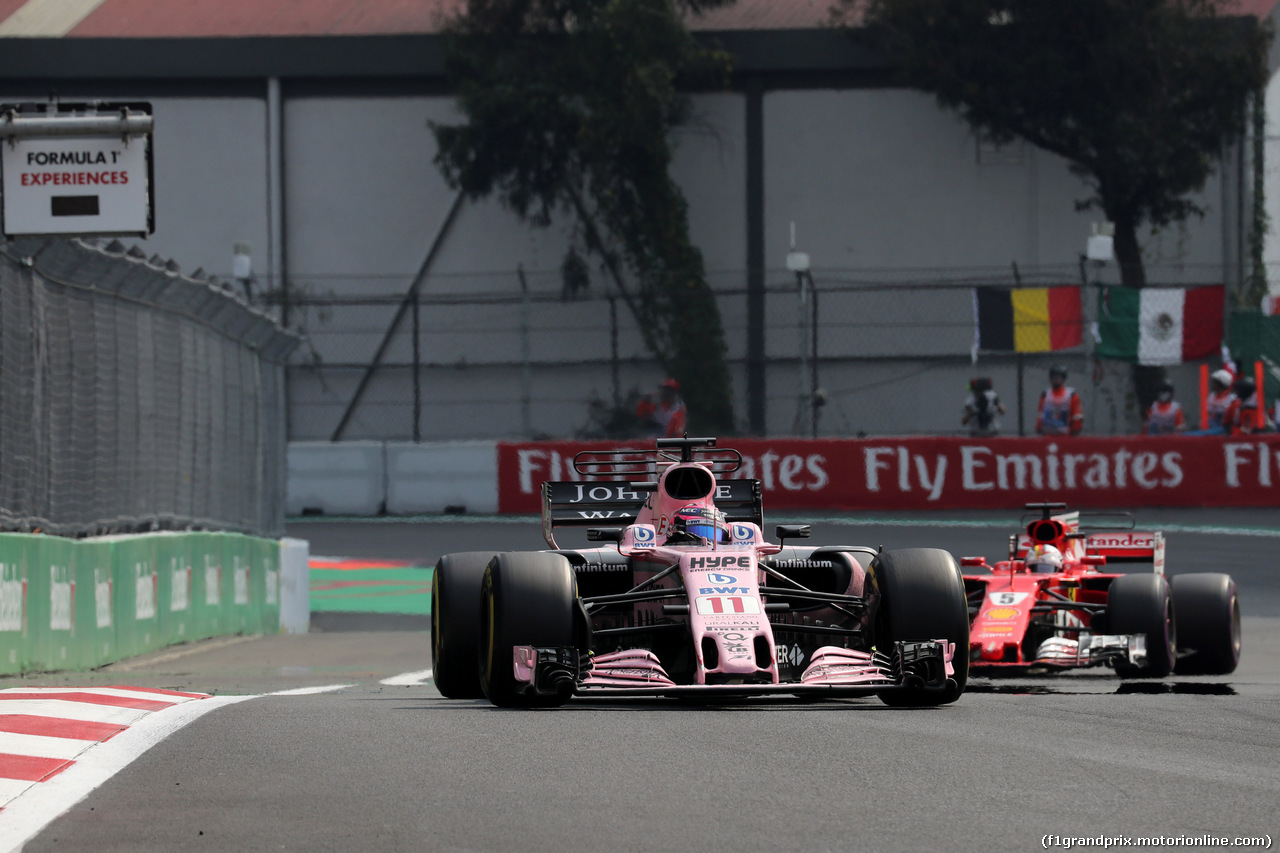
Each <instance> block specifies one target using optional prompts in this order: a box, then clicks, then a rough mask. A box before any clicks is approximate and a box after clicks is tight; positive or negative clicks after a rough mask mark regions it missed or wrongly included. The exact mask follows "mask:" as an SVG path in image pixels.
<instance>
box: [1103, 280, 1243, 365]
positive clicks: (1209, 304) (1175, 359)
mask: <svg viewBox="0 0 1280 853" xmlns="http://www.w3.org/2000/svg"><path fill="white" fill-rule="evenodd" d="M1224 298H1225V295H1224V291H1223V287H1222V285H1220V284H1218V285H1213V286H1211V287H1190V288H1183V287H1141V288H1138V287H1119V286H1109V287H1104V288H1102V291H1101V293H1100V294H1099V296H1098V332H1097V336H1098V349H1097V351H1096V354H1097V356H1098V357H1099V358H1115V359H1120V360H1121V361H1136V362H1137V363H1139V364H1152V365H1158V364H1180V363H1182V362H1184V361H1194V360H1195V359H1199V358H1206V357H1208V356H1211V355H1214V354H1215V353H1217V352H1218V348H1219V347H1220V346H1221V345H1222V303H1223V299H1224Z"/></svg>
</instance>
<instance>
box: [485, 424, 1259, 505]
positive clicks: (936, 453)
mask: <svg viewBox="0 0 1280 853" xmlns="http://www.w3.org/2000/svg"><path fill="white" fill-rule="evenodd" d="M621 444H623V445H624V446H631V447H636V448H641V447H643V446H644V445H643V444H641V443H634V442H631V443H628V442H622V443H621ZM720 444H721V445H722V446H724V447H731V448H734V449H736V450H738V451H740V452H741V453H742V456H743V459H742V466H741V468H740V469H739V470H738V471H736V472H734V473H732V474H725V475H722V476H726V477H750V478H755V479H758V480H760V481H761V486H762V487H763V491H764V506H765V512H766V513H768V512H769V511H770V510H782V509H808V510H813V509H846V510H847V509H1008V508H1010V507H1019V506H1022V505H1023V504H1024V503H1028V502H1032V501H1043V500H1054V501H1065V502H1067V503H1068V504H1069V505H1070V506H1072V507H1073V508H1079V509H1090V508H1094V509H1113V508H1118V507H1130V506H1277V505H1280V436H1277V435H1274V434H1273V435H1259V436H1240V437H1237V438H1233V437H1224V436H1152V437H1147V436H1117V437H1113V438H1087V437H1078V438H1062V439H1048V438H993V439H980V440H974V439H966V438H953V437H937V438H927V437H912V438H905V437H904V438H880V439H871V438H868V439H777V440H764V439H751V438H742V439H732V438H730V439H725V440H723V441H721V442H720ZM617 446H618V444H617V443H608V442H527V443H524V442H500V443H499V444H498V506H499V510H500V511H501V512H520V513H536V512H538V511H539V508H540V498H541V485H542V482H543V481H544V480H587V479H590V478H586V477H583V476H582V475H580V474H578V473H577V472H576V471H575V470H574V468H573V457H574V454H575V453H577V452H578V451H580V450H587V449H591V450H602V449H606V447H617ZM649 446H650V447H652V445H649ZM597 479H604V480H608V479H612V478H610V477H609V476H608V475H604V476H602V477H599V478H597ZM619 479H621V478H619ZM584 517H586V516H584Z"/></svg>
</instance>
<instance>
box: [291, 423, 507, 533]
mask: <svg viewBox="0 0 1280 853" xmlns="http://www.w3.org/2000/svg"><path fill="white" fill-rule="evenodd" d="M287 508H288V514H289V515H291V516H298V515H304V514H307V515H310V514H322V515H354V516H371V515H381V514H383V513H389V514H391V515H434V514H438V513H444V512H468V513H473V514H480V515H485V514H489V513H495V512H497V511H498V450H497V442H496V441H450V442H438V443H431V444H413V443H411V442H386V443H383V442H380V441H340V442H329V441H294V442H290V444H289V484H288V501H287Z"/></svg>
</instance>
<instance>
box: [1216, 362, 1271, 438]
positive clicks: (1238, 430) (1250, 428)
mask: <svg viewBox="0 0 1280 853" xmlns="http://www.w3.org/2000/svg"><path fill="white" fill-rule="evenodd" d="M1232 390H1233V391H1234V392H1235V396H1236V402H1237V406H1236V407H1235V413H1234V417H1233V418H1232V420H1231V421H1229V422H1228V424H1227V425H1226V426H1227V430H1226V431H1227V432H1229V433H1230V434H1231V435H1249V434H1250V433H1255V432H1271V430H1272V429H1274V428H1275V424H1274V423H1272V422H1271V420H1270V419H1268V418H1267V417H1266V413H1265V412H1264V413H1263V416H1262V419H1261V420H1262V422H1261V423H1259V422H1258V421H1259V418H1258V385H1257V383H1256V382H1254V381H1253V380H1252V379H1251V378H1249V377H1248V376H1241V377H1240V378H1239V379H1237V380H1236V382H1235V385H1234V386H1232Z"/></svg>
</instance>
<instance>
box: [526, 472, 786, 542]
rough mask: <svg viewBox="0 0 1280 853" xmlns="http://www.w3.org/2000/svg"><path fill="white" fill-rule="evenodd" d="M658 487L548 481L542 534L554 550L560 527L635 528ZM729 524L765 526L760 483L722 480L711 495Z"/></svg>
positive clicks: (621, 482) (620, 482)
mask: <svg viewBox="0 0 1280 853" xmlns="http://www.w3.org/2000/svg"><path fill="white" fill-rule="evenodd" d="M657 488H658V484H657V483H648V482H646V483H638V482H632V481H629V480H603V481H601V480H597V481H572V480H571V481H563V480H559V481H548V482H545V483H543V484H542V532H543V538H545V539H546V540H547V544H549V545H551V547H553V548H554V547H557V546H556V545H555V544H554V536H553V533H552V531H553V530H554V529H555V528H557V527H625V526H627V525H629V524H634V523H635V520H636V518H637V516H639V514H640V510H641V508H642V507H643V506H644V504H645V501H646V500H648V498H649V494H650V492H653V491H654V490H655V489H657ZM712 500H713V501H714V502H715V505H716V508H717V509H719V510H720V511H721V512H723V513H724V514H725V518H726V519H727V520H729V521H749V522H751V523H752V524H755V525H757V526H760V527H763V526H764V500H763V497H762V495H761V488H760V481H759V480H729V479H726V480H720V481H718V482H717V483H716V487H715V493H714V494H713V495H712Z"/></svg>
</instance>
